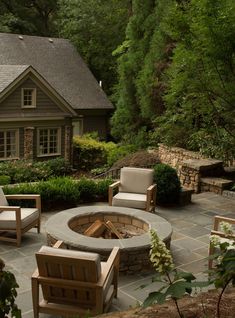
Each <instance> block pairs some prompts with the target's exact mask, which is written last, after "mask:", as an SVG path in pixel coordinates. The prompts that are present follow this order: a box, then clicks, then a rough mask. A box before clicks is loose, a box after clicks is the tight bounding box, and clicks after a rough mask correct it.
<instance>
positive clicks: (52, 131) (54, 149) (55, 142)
mask: <svg viewBox="0 0 235 318" xmlns="http://www.w3.org/2000/svg"><path fill="white" fill-rule="evenodd" d="M57 154H60V128H40V129H38V156H47V155H57Z"/></svg>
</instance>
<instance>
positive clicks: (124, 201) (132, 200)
mask: <svg viewBox="0 0 235 318" xmlns="http://www.w3.org/2000/svg"><path fill="white" fill-rule="evenodd" d="M146 200H147V196H146V194H140V193H129V192H128V193H127V192H119V193H117V194H116V195H115V196H114V197H113V202H112V205H114V206H123V207H130V208H136V209H145V208H146Z"/></svg>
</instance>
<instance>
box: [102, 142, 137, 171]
mask: <svg viewBox="0 0 235 318" xmlns="http://www.w3.org/2000/svg"><path fill="white" fill-rule="evenodd" d="M135 150H136V148H135V146H133V145H122V146H117V147H116V148H113V149H111V150H110V151H109V153H108V158H107V163H108V166H109V167H112V166H113V164H114V163H115V162H117V161H118V160H120V159H122V158H124V157H126V156H127V155H129V154H130V153H133V152H134V151H135Z"/></svg>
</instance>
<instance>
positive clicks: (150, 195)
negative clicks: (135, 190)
mask: <svg viewBox="0 0 235 318" xmlns="http://www.w3.org/2000/svg"><path fill="white" fill-rule="evenodd" d="M156 192H157V185H156V184H155V183H154V184H152V185H151V186H149V187H148V189H147V202H146V210H147V211H150V210H154V208H155V206H156Z"/></svg>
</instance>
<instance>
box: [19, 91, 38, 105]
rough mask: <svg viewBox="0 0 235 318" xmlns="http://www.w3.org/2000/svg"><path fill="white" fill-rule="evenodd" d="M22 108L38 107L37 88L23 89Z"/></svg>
mask: <svg viewBox="0 0 235 318" xmlns="http://www.w3.org/2000/svg"><path fill="white" fill-rule="evenodd" d="M21 106H22V108H34V107H36V88H22V100H21Z"/></svg>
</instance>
